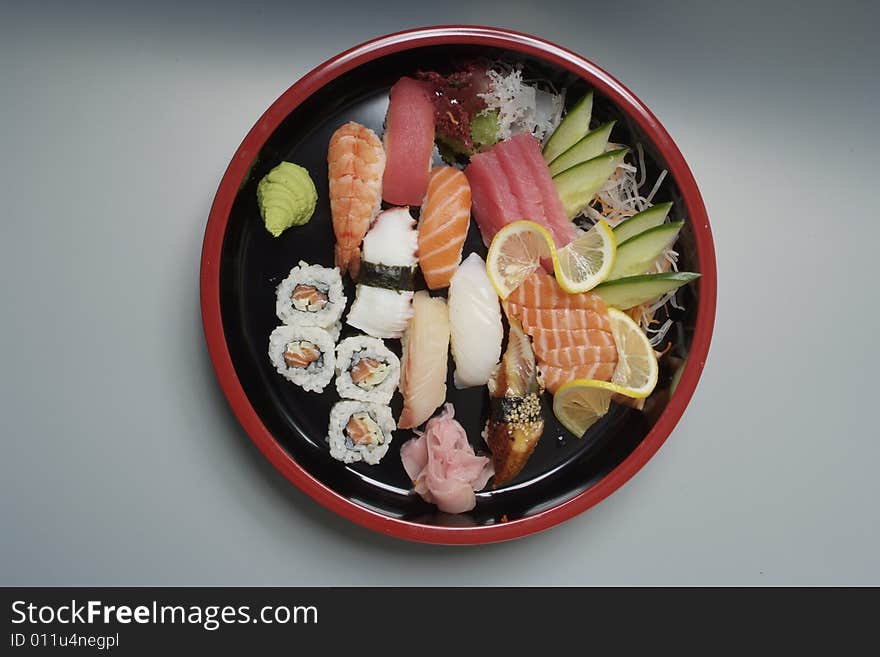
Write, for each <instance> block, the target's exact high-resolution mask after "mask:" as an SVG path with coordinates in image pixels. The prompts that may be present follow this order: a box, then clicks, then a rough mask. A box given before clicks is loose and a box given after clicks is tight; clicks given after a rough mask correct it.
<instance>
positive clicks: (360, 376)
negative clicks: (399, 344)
mask: <svg viewBox="0 0 880 657" xmlns="http://www.w3.org/2000/svg"><path fill="white" fill-rule="evenodd" d="M398 381H400V359H399V358H398V357H397V356H396V355H395V354H394V352H392V351H391V350H390V349H389V348H388V347H386V346H385V344H384V343H383V342H382V340H380V339H378V338H373V337H370V336H367V335H358V336H355V337H351V338H346V339H345V340H343V341H342V342H340V343H339V346H338V347H337V348H336V390H337V392H339V396H340V397H342V398H343V399H356V400H358V401H368V402H374V403H377V404H387V403H388V402H390V401H391V397H392V395H394V391H395V389H396V388H397V383H398Z"/></svg>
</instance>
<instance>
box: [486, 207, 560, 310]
mask: <svg viewBox="0 0 880 657" xmlns="http://www.w3.org/2000/svg"><path fill="white" fill-rule="evenodd" d="M541 258H551V259H552V260H553V261H554V267H553V268H554V269H555V268H556V264H555V263H556V247H555V245H554V244H553V236H552V235H550V232H549V231H548V230H547V229H546V228H544V227H543V226H541V225H540V224H536V223H535V222H534V221H526V220H523V221H514V222H513V223H510V224H507V225H506V226H505V227H504V228H502V229H501V230H499V231H498V232H497V233H496V234H495V237H493V238H492V244H490V245H489V253H488V254H487V255H486V273H487V274H488V275H489V281H490V282H491V283H492V287H493V288H495V293H496V294H497V295H498V296H499V297H501V298H502V299H506V298H507V297H508V296H510V293H511V292H513V291H514V290H515V289H516V288H517V287H519V285H520V283H522V282H523V281H524V280H526V278H528V276H529V274H531V273H532V272H533V271H535V270H536V269H537V268H538V267H540V266H541Z"/></svg>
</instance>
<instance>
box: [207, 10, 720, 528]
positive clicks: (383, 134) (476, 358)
mask: <svg viewBox="0 0 880 657" xmlns="http://www.w3.org/2000/svg"><path fill="white" fill-rule="evenodd" d="M642 110H643V107H642V106H641V104H640V103H639V102H638V101H637V100H636V99H634V97H632V99H630V95H629V93H628V92H626V90H625V89H623V88H622V86H619V83H617V82H616V81H614V80H613V78H610V76H608V75H607V74H605V73H604V72H603V71H601V70H600V69H597V68H596V67H594V66H593V65H592V64H590V63H589V62H587V61H586V60H584V59H582V58H580V57H579V56H577V55H574V54H573V53H569V52H568V51H562V50H561V49H559V48H558V47H556V46H553V45H552V44H548V43H546V42H541V41H540V40H537V39H535V38H534V37H527V36H525V35H518V34H516V33H512V32H506V31H502V30H494V29H490V28H468V27H462V28H426V29H423V30H415V31H411V32H409V33H403V34H402V35H391V36H389V37H383V38H380V39H377V40H375V41H373V42H370V43H367V44H364V45H363V46H360V47H357V48H355V49H353V50H351V51H349V52H347V53H343V54H342V55H340V56H339V57H337V58H335V59H334V60H331V61H330V62H328V63H327V64H325V65H324V66H322V67H319V68H318V69H316V70H315V71H313V72H312V73H311V74H309V76H307V77H306V78H305V79H304V80H303V81H301V82H299V83H297V84H296V85H294V86H293V87H291V89H290V90H289V91H288V92H287V94H285V95H284V96H282V98H280V99H279V100H278V101H277V102H276V104H275V105H273V108H270V110H269V111H267V113H266V114H265V115H264V117H263V118H262V119H261V120H260V122H258V124H257V126H255V128H254V130H252V131H251V133H250V134H249V135H248V137H247V138H246V140H245V142H244V143H243V144H242V147H241V148H240V149H239V153H238V154H237V155H236V158H235V159H234V160H233V163H232V164H231V165H230V169H229V170H228V171H227V174H226V176H225V177H224V181H223V183H221V189H220V191H219V192H218V197H217V199H216V200H215V204H214V208H213V209H212V214H211V218H210V220H209V226H208V231H207V232H206V240H205V246H204V252H203V262H202V306H203V318H204V321H205V326H206V335H207V337H208V344H209V349H210V350H211V356H212V360H213V362H214V365H215V369H216V370H217V373H218V377H219V379H220V382H221V385H222V387H223V389H224V392H225V393H226V395H227V397H228V398H229V400H230V403H231V404H232V406H233V409H234V410H235V412H236V414H237V416H238V417H239V420H240V421H241V422H242V424H243V426H244V427H245V429H246V430H247V431H248V433H249V434H250V436H251V437H252V438H253V439H254V442H255V443H256V444H257V446H258V447H259V448H260V449H261V451H263V453H264V454H266V455H267V457H269V458H270V460H272V462H273V463H275V465H276V466H277V467H279V469H281V471H282V472H284V473H285V474H286V475H287V476H288V478H290V479H291V481H293V482H294V483H296V484H297V485H298V486H300V488H302V489H303V490H305V491H306V492H307V493H309V494H310V495H311V496H312V497H314V498H315V499H317V500H318V501H320V502H322V503H323V504H325V505H326V506H328V507H329V508H331V509H333V510H335V511H337V512H339V513H340V514H342V515H343V516H345V517H348V518H350V519H352V520H355V521H357V522H360V523H361V524H364V525H366V526H368V527H371V528H373V529H377V530H379V531H382V532H385V533H390V534H392V535H396V536H400V537H403V538H410V539H415V540H424V541H432V542H441V543H468V542H485V541H493V540H503V539H506V538H512V537H516V536H521V535H524V534H527V533H531V532H532V531H537V530H539V529H543V528H546V527H548V526H551V525H552V524H556V523H557V522H560V521H562V520H564V519H566V518H567V517H570V516H571V515H574V514H575V513H577V512H579V511H581V510H583V509H585V508H588V506H591V505H592V504H594V503H595V502H596V501H598V499H601V498H602V497H604V496H605V495H607V494H609V493H610V492H611V490H613V489H614V488H616V487H617V486H619V485H620V484H622V483H623V481H625V480H626V479H627V478H629V476H631V475H632V473H634V472H635V470H637V469H638V467H640V466H641V465H642V464H643V463H644V461H645V460H647V458H649V457H650V455H651V454H653V452H654V451H656V449H657V448H659V445H660V444H661V443H662V441H663V440H664V439H665V438H666V436H667V435H668V433H669V431H671V428H672V426H673V425H674V424H675V421H676V420H677V419H678V416H680V414H681V412H682V411H683V408H684V405H685V404H686V403H687V399H688V398H689V397H690V394H691V393H692V391H693V387H694V386H695V385H696V380H697V378H698V377H699V372H700V370H701V369H702V365H703V362H704V361H705V351H706V350H708V341H709V334H710V333H711V323H712V320H713V318H714V295H715V280H714V274H715V272H714V255H713V251H712V245H711V234H710V233H709V228H708V219H706V217H705V209H704V208H703V206H702V202H701V200H700V198H699V192H698V191H697V188H696V185H695V183H693V179H692V177H691V176H690V172H689V171H688V170H687V167H686V165H684V162H683V160H681V159H680V154H679V153H678V151H677V149H676V148H675V146H674V144H673V143H672V142H671V139H669V138H668V135H666V133H665V131H663V130H662V127H660V126H659V124H656V120H653V121H651V120H649V118H650V119H653V117H652V116H650V113H648V112H647V110H644V111H642ZM667 142H668V143H667ZM658 427H659V429H658ZM661 432H662V433H663V434H664V435H662V436H661V435H660V433H661Z"/></svg>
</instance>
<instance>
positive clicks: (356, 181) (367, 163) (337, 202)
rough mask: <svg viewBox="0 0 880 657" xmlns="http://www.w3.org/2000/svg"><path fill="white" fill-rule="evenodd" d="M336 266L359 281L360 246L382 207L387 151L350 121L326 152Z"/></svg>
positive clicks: (375, 139)
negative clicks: (383, 177)
mask: <svg viewBox="0 0 880 657" xmlns="http://www.w3.org/2000/svg"><path fill="white" fill-rule="evenodd" d="M327 168H328V179H329V181H330V213H331V214H332V215H333V232H334V233H335V234H336V266H337V267H339V270H340V271H341V272H343V273H345V272H346V271H348V272H350V273H351V275H352V277H355V278H356V277H357V273H358V269H359V266H360V246H361V242H362V241H363V239H364V235H366V233H367V229H368V228H369V227H370V221H371V220H372V219H373V217H375V216H376V213H378V212H379V208H380V207H381V205H382V175H383V174H384V172H385V150H384V148H383V147H382V142H381V140H380V139H379V137H377V136H376V133H375V132H373V131H372V130H370V129H369V128H367V127H365V126H362V125H361V124H359V123H355V122H354V121H351V122H349V123H346V124H345V125H343V126H342V127H340V128H339V129H338V130H337V131H336V132H334V133H333V136H332V137H331V138H330V148H329V149H328V152H327Z"/></svg>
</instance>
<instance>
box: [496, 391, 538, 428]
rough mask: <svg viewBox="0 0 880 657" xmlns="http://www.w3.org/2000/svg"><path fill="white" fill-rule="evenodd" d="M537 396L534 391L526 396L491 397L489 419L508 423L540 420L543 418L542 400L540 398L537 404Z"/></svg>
mask: <svg viewBox="0 0 880 657" xmlns="http://www.w3.org/2000/svg"><path fill="white" fill-rule="evenodd" d="M537 397H538V396H537V395H536V394H534V393H532V394H530V395H526V396H525V397H491V398H490V399H489V419H490V420H492V421H494V422H504V423H506V424H512V423H516V422H531V421H533V420H538V419H540V418H541V402H540V400H538V403H537V404H535V399H537ZM533 398H534V399H533ZM536 408H537V410H535V409H536Z"/></svg>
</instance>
